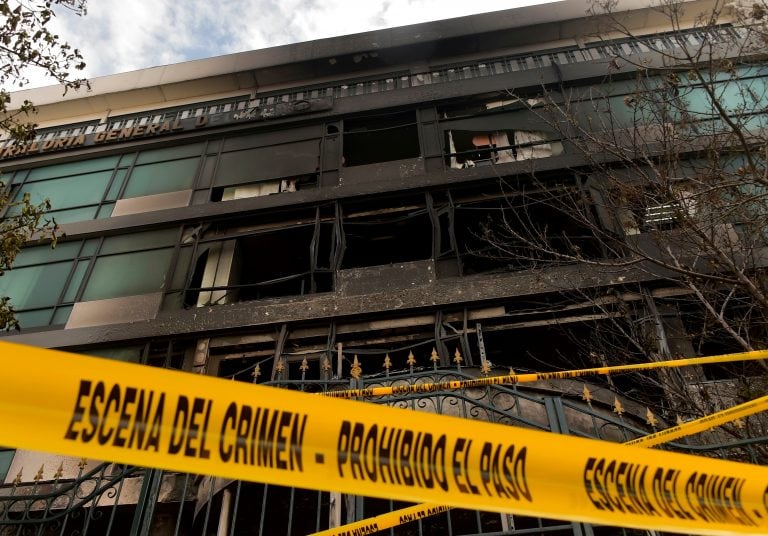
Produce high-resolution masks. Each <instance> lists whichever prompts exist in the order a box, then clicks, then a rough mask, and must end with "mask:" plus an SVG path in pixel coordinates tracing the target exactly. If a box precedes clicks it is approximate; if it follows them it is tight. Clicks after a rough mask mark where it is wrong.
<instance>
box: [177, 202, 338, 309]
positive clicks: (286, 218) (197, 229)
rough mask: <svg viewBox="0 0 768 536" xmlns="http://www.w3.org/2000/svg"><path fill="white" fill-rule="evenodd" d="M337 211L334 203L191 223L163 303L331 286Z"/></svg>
mask: <svg viewBox="0 0 768 536" xmlns="http://www.w3.org/2000/svg"><path fill="white" fill-rule="evenodd" d="M336 212H337V208H336V205H335V204H330V205H324V206H319V207H315V208H314V209H310V210H308V211H302V212H300V213H294V214H291V215H288V214H285V213H282V214H273V215H271V216H270V215H263V216H260V217H259V218H258V220H255V219H254V218H252V217H248V216H246V217H241V218H237V219H231V220H224V221H220V222H216V223H211V224H200V225H198V226H193V227H189V228H187V229H186V230H185V236H184V237H183V238H182V246H181V250H180V252H179V258H180V262H179V263H178V264H177V269H176V271H175V273H174V276H173V282H172V284H171V288H170V290H169V291H168V295H167V296H166V303H165V307H166V308H176V307H201V306H205V305H216V304H223V303H232V302H236V301H249V300H259V299H264V298H275V297H282V296H297V295H305V294H313V293H317V292H328V291H331V290H333V286H334V277H333V274H334V271H335V269H336V267H337V264H338V260H337V256H338V251H339V246H338V234H339V233H338V224H337V216H336ZM291 216H294V217H293V218H292V217H291ZM256 221H258V223H256Z"/></svg>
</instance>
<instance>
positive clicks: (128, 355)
mask: <svg viewBox="0 0 768 536" xmlns="http://www.w3.org/2000/svg"><path fill="white" fill-rule="evenodd" d="M142 350H144V346H143V345H142V346H128V347H125V348H97V349H96V350H85V351H80V352H78V353H79V354H83V355H92V356H93V357H103V358H106V359H114V360H116V361H129V362H131V363H138V362H139V361H140V360H141V352H142Z"/></svg>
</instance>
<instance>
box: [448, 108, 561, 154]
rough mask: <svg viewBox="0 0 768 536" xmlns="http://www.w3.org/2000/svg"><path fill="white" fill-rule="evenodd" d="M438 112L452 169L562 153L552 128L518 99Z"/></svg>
mask: <svg viewBox="0 0 768 536" xmlns="http://www.w3.org/2000/svg"><path fill="white" fill-rule="evenodd" d="M528 105H530V103H529V104H528ZM439 113H440V115H441V116H442V117H443V120H442V121H441V123H440V128H441V130H443V132H444V136H445V138H444V144H445V145H444V146H445V154H446V164H448V165H449V166H450V167H452V168H465V167H474V166H477V165H490V164H504V163H508V162H516V161H521V160H531V159H534V158H547V157H550V156H557V155H559V154H562V152H563V145H562V143H561V142H560V141H557V135H556V134H555V133H554V132H552V127H550V126H549V125H546V124H545V123H544V122H543V121H542V120H540V119H539V118H537V117H536V116H535V115H534V114H533V113H531V111H530V110H528V109H527V108H526V105H524V104H523V103H521V101H519V100H510V101H503V100H486V101H480V102H472V103H465V104H461V105H457V106H452V107H446V108H442V109H440V110H439Z"/></svg>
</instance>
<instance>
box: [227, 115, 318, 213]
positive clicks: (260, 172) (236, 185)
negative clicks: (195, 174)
mask: <svg viewBox="0 0 768 536" xmlns="http://www.w3.org/2000/svg"><path fill="white" fill-rule="evenodd" d="M320 128H321V127H320V126H318V127H316V128H315V127H312V128H310V129H297V131H296V132H294V131H287V132H282V133H280V135H276V134H275V133H259V134H254V135H250V136H240V137H237V138H230V139H227V140H225V141H224V144H223V148H222V154H221V156H220V158H219V161H218V166H217V168H216V173H215V177H214V180H213V192H212V200H214V201H226V200H230V199H240V198H243V197H254V196H261V195H269V194H272V193H278V192H290V191H296V190H297V189H301V188H302V187H307V186H310V185H314V184H317V173H318V171H319V166H320V145H321V143H320V141H321V140H320V139H317V138H314V139H303V140H302V139H299V140H296V141H287V140H286V141H284V142H283V143H280V142H281V141H283V139H285V138H294V139H295V138H297V137H299V138H301V137H305V138H306V137H309V136H313V137H314V136H316V135H318V133H319V132H321V131H320V130H319V129H320ZM269 134H272V136H271V137H270V136H268V135H269Z"/></svg>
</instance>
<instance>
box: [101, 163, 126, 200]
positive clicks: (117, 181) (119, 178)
mask: <svg viewBox="0 0 768 536" xmlns="http://www.w3.org/2000/svg"><path fill="white" fill-rule="evenodd" d="M126 175H128V170H127V169H118V170H117V171H116V172H115V178H114V179H112V185H111V186H110V187H109V192H107V197H106V199H107V200H108V201H112V200H115V199H117V196H118V195H119V194H120V188H122V187H123V182H124V181H125V176H126Z"/></svg>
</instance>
